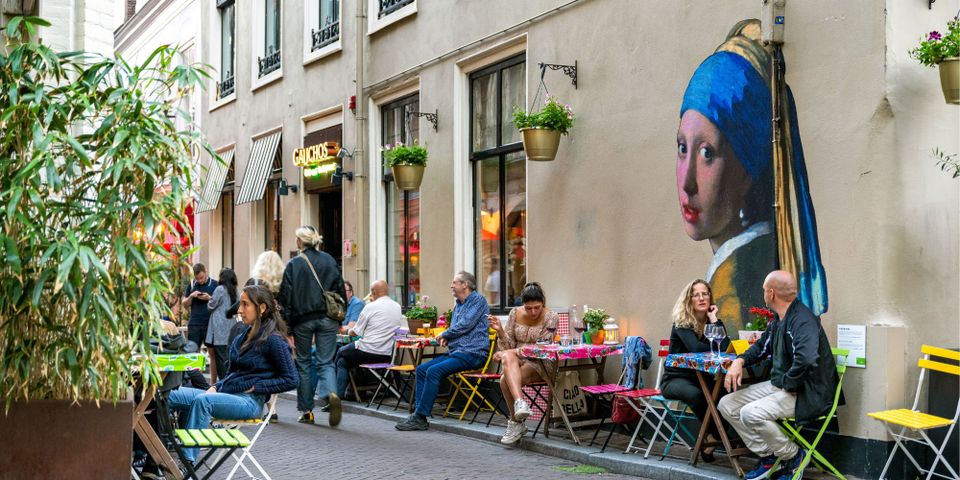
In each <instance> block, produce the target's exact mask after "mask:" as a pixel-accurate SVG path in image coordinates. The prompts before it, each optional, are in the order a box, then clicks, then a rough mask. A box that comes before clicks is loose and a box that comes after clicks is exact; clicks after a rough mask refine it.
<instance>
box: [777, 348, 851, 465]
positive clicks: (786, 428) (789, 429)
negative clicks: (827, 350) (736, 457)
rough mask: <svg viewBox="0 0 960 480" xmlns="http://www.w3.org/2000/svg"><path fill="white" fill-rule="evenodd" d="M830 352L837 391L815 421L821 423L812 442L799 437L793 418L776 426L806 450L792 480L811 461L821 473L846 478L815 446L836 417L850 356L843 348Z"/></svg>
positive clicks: (798, 430) (798, 429)
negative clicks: (826, 410)
mask: <svg viewBox="0 0 960 480" xmlns="http://www.w3.org/2000/svg"><path fill="white" fill-rule="evenodd" d="M831 350H832V351H833V356H834V357H836V359H837V374H839V376H840V380H838V381H837V390H836V392H834V394H833V405H832V406H831V407H830V412H828V413H827V414H826V415H824V416H821V417H820V418H818V419H817V421H820V422H823V423H822V424H821V425H820V430H819V431H818V432H817V436H816V437H814V439H813V441H812V442H808V441H807V439H805V438H803V436H802V435H800V426H798V425H797V421H796V419H794V418H784V419H781V420H780V422H779V425H778V426H779V427H780V430H782V431H783V433H784V434H785V435H786V436H787V437H788V438H790V440H792V441H794V442H796V443H798V444H800V445H801V446H803V448H805V449H806V450H807V454H806V456H804V458H803V461H802V462H801V463H800V467H798V468H797V471H796V472H795V473H794V474H793V480H797V479H799V478H801V477H802V476H803V469H804V468H806V466H807V464H808V463H809V462H811V461H812V462H813V464H814V465H815V466H816V467H817V469H819V470H820V471H821V472H825V473H829V474H831V475H833V476H834V477H837V478H839V479H841V480H845V478H846V477H844V476H843V474H841V473H840V472H839V471H837V469H836V468H834V466H833V465H831V464H830V462H828V461H827V459H826V458H824V457H823V455H821V454H820V452H818V451H817V444H818V443H820V439H821V438H822V437H823V433H824V432H826V431H827V426H828V425H830V421H831V420H833V419H834V418H835V417H836V413H837V406H838V404H839V403H840V391H841V388H842V387H843V374H844V373H845V372H846V371H847V356H848V355H850V350H847V349H845V348H833V349H831ZM779 463H780V459H777V462H776V463H775V464H774V470H776V468H777V465H778V464H779Z"/></svg>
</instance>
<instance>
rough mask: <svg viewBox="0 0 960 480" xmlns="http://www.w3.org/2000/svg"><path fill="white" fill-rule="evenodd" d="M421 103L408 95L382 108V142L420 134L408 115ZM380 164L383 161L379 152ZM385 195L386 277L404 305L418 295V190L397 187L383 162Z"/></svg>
mask: <svg viewBox="0 0 960 480" xmlns="http://www.w3.org/2000/svg"><path fill="white" fill-rule="evenodd" d="M419 106H420V96H419V95H411V96H409V97H405V98H402V99H400V100H397V101H395V102H392V103H389V104H387V105H384V106H383V107H382V108H381V116H382V118H383V138H382V145H388V144H390V145H392V144H394V143H397V142H403V143H406V144H412V143H413V142H416V141H418V140H419V138H420V128H419V122H418V121H417V117H415V116H412V115H409V113H410V112H415V111H417V108H419ZM381 165H384V163H383V158H382V153H381ZM383 171H384V175H383V178H384V188H385V189H386V198H387V281H388V282H390V284H391V285H393V288H394V292H395V295H394V298H396V299H397V301H398V302H400V304H401V305H403V307H404V308H406V307H409V306H411V305H414V304H415V303H416V302H417V301H418V300H419V299H420V258H421V257H420V255H421V254H420V191H409V190H408V191H404V190H400V189H399V188H396V185H395V184H394V182H393V175H392V174H390V170H389V169H388V168H386V166H384V170H383Z"/></svg>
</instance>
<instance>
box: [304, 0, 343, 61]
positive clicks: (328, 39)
mask: <svg viewBox="0 0 960 480" xmlns="http://www.w3.org/2000/svg"><path fill="white" fill-rule="evenodd" d="M314 1H316V2H317V12H316V14H315V15H313V17H314V18H313V19H312V20H315V21H316V23H315V24H314V26H313V27H312V28H311V29H310V51H311V52H315V51H317V50H320V49H321V48H324V47H327V46H329V45H332V44H334V43H336V41H337V40H339V39H340V0H314ZM308 14H309V13H308Z"/></svg>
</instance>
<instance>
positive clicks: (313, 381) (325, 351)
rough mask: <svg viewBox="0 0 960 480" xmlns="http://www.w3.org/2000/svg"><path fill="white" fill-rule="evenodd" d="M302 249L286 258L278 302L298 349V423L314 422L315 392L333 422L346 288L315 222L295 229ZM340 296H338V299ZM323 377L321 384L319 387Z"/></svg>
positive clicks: (334, 423)
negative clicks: (312, 370) (313, 370)
mask: <svg viewBox="0 0 960 480" xmlns="http://www.w3.org/2000/svg"><path fill="white" fill-rule="evenodd" d="M296 235H297V248H298V249H299V250H300V254H299V255H298V256H296V257H295V258H293V259H292V260H290V262H288V263H287V266H286V268H285V269H284V271H283V281H282V283H281V284H280V295H279V298H278V299H279V301H280V305H281V306H282V308H283V316H284V319H285V320H286V322H287V326H288V328H289V332H290V341H291V343H292V344H293V346H294V349H295V350H296V363H297V370H298V371H299V373H300V386H299V388H298V389H297V410H299V411H300V418H299V420H298V421H299V422H300V423H314V417H313V407H314V400H313V398H314V393H315V392H316V393H319V396H320V397H321V398H326V400H327V404H326V405H325V406H324V407H323V411H328V412H329V414H330V417H329V421H330V426H331V427H335V426H337V425H338V424H339V423H340V418H341V408H340V407H341V406H340V398H339V397H338V396H337V394H336V390H337V375H336V367H335V365H334V358H335V357H336V353H337V333H338V332H339V330H340V321H341V320H343V315H344V308H343V306H344V302H343V298H344V297H346V293H345V292H344V288H343V277H341V275H340V269H339V267H338V266H337V261H336V260H334V258H333V257H332V256H330V254H328V253H326V252H323V251H321V250H320V249H319V245H320V244H321V242H322V238H321V237H320V234H319V233H318V232H317V229H316V228H314V227H312V226H309V225H307V226H302V227H299V228H297V231H296ZM337 296H339V298H337ZM314 344H315V345H316V354H315V358H316V364H317V373H318V375H317V377H315V378H314V377H312V376H311V375H310V368H311V363H312V362H311V351H310V350H311V346H312V345H314ZM318 381H319V386H318Z"/></svg>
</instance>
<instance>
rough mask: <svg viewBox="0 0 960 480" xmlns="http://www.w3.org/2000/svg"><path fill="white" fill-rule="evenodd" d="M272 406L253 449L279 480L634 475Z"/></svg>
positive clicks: (285, 404)
mask: <svg viewBox="0 0 960 480" xmlns="http://www.w3.org/2000/svg"><path fill="white" fill-rule="evenodd" d="M277 407H278V410H279V414H280V423H277V424H272V425H269V426H267V428H266V430H264V433H263V436H262V437H261V438H260V439H259V440H258V441H257V444H256V447H255V448H254V450H253V453H254V455H255V456H256V458H257V460H259V461H260V462H261V463H262V464H263V466H264V468H265V469H266V470H267V473H269V474H270V475H271V476H272V477H273V478H275V479H278V480H280V479H325V478H331V479H332V478H350V479H380V478H417V479H456V478H496V479H498V480H507V479H515V478H516V479H519V478H561V479H585V478H597V477H602V478H619V479H628V478H629V479H636V478H639V477H632V476H627V475H617V474H609V473H604V474H595V475H586V474H574V473H568V472H564V471H561V470H558V469H557V467H561V466H571V465H573V463H572V462H570V461H566V460H563V459H559V458H555V457H550V456H547V455H541V454H538V453H533V452H529V451H525V450H521V449H517V448H510V447H504V446H501V445H498V444H494V443H490V442H485V441H481V440H476V439H472V438H468V437H463V436H459V435H454V434H450V433H444V432H438V431H426V432H399V431H397V430H395V429H394V428H393V422H392V421H389V420H384V419H381V418H375V417H370V416H365V415H357V414H350V413H345V414H344V417H343V422H342V423H341V424H340V426H339V427H338V428H336V429H331V428H330V427H328V426H327V416H326V414H323V413H318V414H317V425H303V424H299V423H296V418H297V411H296V408H295V403H294V402H292V401H290V400H286V399H280V400H279V401H278V403H277ZM230 468H232V462H229V461H228V462H227V464H226V465H224V467H222V468H221V471H220V472H218V475H216V476H215V477H214V478H218V479H222V478H225V477H226V475H227V473H228V472H229V471H230ZM254 471H255V470H254ZM241 473H242V472H241Z"/></svg>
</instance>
